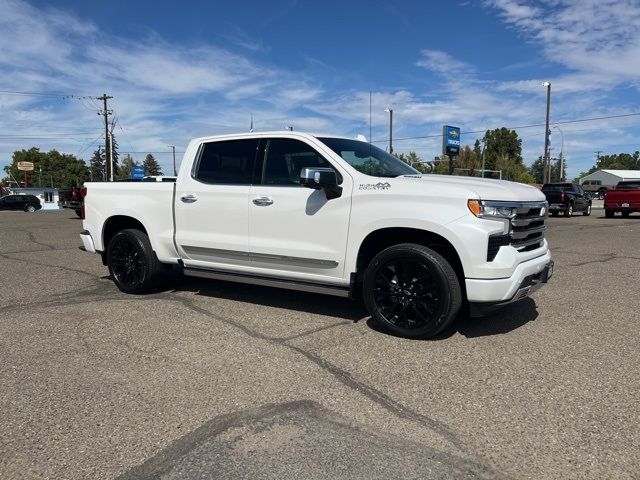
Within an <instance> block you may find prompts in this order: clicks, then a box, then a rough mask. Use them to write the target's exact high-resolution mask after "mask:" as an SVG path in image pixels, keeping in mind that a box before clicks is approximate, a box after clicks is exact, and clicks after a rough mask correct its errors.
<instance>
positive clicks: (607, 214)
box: [604, 210, 616, 218]
mask: <svg viewBox="0 0 640 480" xmlns="http://www.w3.org/2000/svg"><path fill="white" fill-rule="evenodd" d="M615 214H616V212H614V211H613V210H605V211H604V216H605V217H607V218H613V216H614V215H615Z"/></svg>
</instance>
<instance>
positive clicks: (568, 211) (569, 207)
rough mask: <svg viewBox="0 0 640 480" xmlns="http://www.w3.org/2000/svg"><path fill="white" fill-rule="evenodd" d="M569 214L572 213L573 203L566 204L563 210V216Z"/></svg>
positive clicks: (568, 215)
mask: <svg viewBox="0 0 640 480" xmlns="http://www.w3.org/2000/svg"><path fill="white" fill-rule="evenodd" d="M571 215H573V204H571V203H570V204H569V205H567V208H566V209H565V210H564V216H565V217H570V216H571Z"/></svg>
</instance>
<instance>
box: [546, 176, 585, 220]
mask: <svg viewBox="0 0 640 480" xmlns="http://www.w3.org/2000/svg"><path fill="white" fill-rule="evenodd" d="M542 193H544V195H545V196H546V197H547V202H549V213H550V214H551V215H553V216H555V215H558V213H560V212H562V213H563V214H564V216H565V217H570V216H571V215H573V213H574V212H582V214H583V215H591V194H590V193H589V192H585V191H584V190H583V189H582V187H581V186H580V185H578V184H575V183H545V184H544V185H543V186H542Z"/></svg>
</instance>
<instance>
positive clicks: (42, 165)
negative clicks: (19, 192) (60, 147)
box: [4, 147, 89, 188]
mask: <svg viewBox="0 0 640 480" xmlns="http://www.w3.org/2000/svg"><path fill="white" fill-rule="evenodd" d="M18 162H32V163H33V164H34V170H33V172H29V174H28V176H29V185H30V186H48V187H49V186H53V187H56V188H64V187H69V186H73V185H81V184H82V183H84V182H85V181H87V180H88V179H89V168H88V167H87V165H86V164H85V162H84V160H80V159H78V158H76V156H75V155H71V154H68V153H60V152H58V151H57V150H50V151H49V152H41V151H40V149H39V148H37V147H32V148H30V149H28V150H24V149H23V150H16V151H15V152H13V156H12V162H11V164H10V165H7V166H6V167H4V171H5V173H6V174H7V177H8V179H10V180H13V179H16V180H18V181H21V180H22V178H23V176H24V172H22V171H20V170H18Z"/></svg>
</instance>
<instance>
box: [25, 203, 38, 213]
mask: <svg viewBox="0 0 640 480" xmlns="http://www.w3.org/2000/svg"><path fill="white" fill-rule="evenodd" d="M25 210H26V211H27V212H29V213H33V212H35V211H36V207H34V206H33V205H27V208H25Z"/></svg>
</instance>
